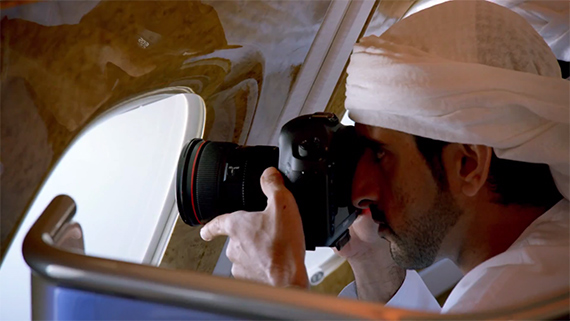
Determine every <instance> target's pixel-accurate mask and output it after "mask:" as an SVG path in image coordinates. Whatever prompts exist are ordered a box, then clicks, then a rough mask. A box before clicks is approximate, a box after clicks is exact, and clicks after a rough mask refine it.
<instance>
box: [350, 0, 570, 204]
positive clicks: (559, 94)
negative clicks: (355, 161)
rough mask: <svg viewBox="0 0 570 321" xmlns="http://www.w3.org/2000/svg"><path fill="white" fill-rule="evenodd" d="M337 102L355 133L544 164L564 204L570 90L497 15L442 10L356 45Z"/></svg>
mask: <svg viewBox="0 0 570 321" xmlns="http://www.w3.org/2000/svg"><path fill="white" fill-rule="evenodd" d="M346 97H347V98H346V103H345V106H346V109H347V110H348V111H349V116H350V118H352V119H353V120H354V121H355V122H358V123H363V124H367V125H373V126H378V127H384V128H389V129H394V130H398V131H402V132H406V133H410V134H413V135H418V136H422V137H427V138H432V139H437V140H442V141H447V142H458V143H464V144H480V145H485V146H490V147H493V149H494V151H495V154H496V155H497V157H499V158H503V159H510V160H517V161H523V162H530V163H545V164H548V165H549V166H550V169H551V172H552V174H553V177H554V180H555V182H556V185H557V187H558V189H559V191H560V192H561V194H562V195H564V197H565V198H567V199H568V198H569V195H570V192H569V188H570V187H569V178H568V177H569V172H570V171H569V166H570V148H569V127H568V125H569V118H570V82H568V81H566V80H564V79H562V78H561V75H560V69H559V66H558V63H557V61H556V58H555V57H554V55H553V53H552V51H551V50H550V49H549V47H548V45H547V44H546V43H545V42H544V40H543V39H542V38H541V37H540V35H538V34H537V33H536V32H535V31H534V29H533V28H532V27H531V26H530V25H529V24H528V23H527V22H526V21H525V20H524V19H523V18H522V17H520V16H519V15H517V14H516V13H514V12H511V11H510V10H508V9H506V8H503V7H501V6H499V5H495V4H492V3H489V2H485V1H455V2H447V3H444V4H441V5H437V6H434V7H432V8H429V9H426V10H424V11H421V12H419V13H417V14H414V15H412V16H410V17H408V18H406V19H404V20H402V21H400V22H398V23H396V24H395V25H394V26H393V27H392V28H390V29H389V30H387V31H386V32H385V33H384V34H383V35H382V36H381V37H376V36H371V37H366V38H363V39H362V40H361V41H360V42H359V43H358V44H357V45H356V46H355V48H354V51H353V54H352V56H351V62H350V65H349V67H348V78H347V84H346ZM521 175H524V173H521Z"/></svg>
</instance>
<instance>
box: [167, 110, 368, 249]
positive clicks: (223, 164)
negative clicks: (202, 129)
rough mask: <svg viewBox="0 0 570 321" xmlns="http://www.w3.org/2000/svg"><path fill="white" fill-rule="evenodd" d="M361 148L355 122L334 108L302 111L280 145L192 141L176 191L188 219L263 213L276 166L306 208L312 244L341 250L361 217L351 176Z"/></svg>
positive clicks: (307, 233)
mask: <svg viewBox="0 0 570 321" xmlns="http://www.w3.org/2000/svg"><path fill="white" fill-rule="evenodd" d="M361 151H362V148H361V147H360V144H359V143H358V139H357V137H356V133H355V130H354V127H353V126H343V125H342V124H340V122H339V120H338V118H337V117H336V116H335V115H334V114H332V113H315V114H312V115H305V116H300V117H297V118H295V119H293V120H291V121H289V122H288V123H287V124H285V125H284V126H283V128H282V129H281V133H280V136H279V148H278V149H277V148H276V147H272V146H252V147H244V146H239V145H237V144H232V143H220V142H209V141H204V140H201V139H193V140H192V141H191V142H190V143H188V145H186V147H185V148H184V149H183V151H182V153H181V156H180V160H179V163H178V172H177V184H176V185H177V186H176V196H177V202H178V209H179V212H180V215H181V217H182V219H183V220H184V222H186V223H187V224H190V225H198V224H204V223H206V222H207V221H208V220H210V219H212V218H213V217H215V216H218V215H221V214H225V213H231V212H234V211H237V210H246V211H261V210H264V209H265V207H266V204H267V198H266V197H265V195H264V194H263V192H262V191H261V187H260V183H259V178H260V177H261V174H262V173H263V171H264V170H265V169H266V168H268V167H271V166H273V167H277V168H278V169H279V171H280V172H281V173H282V174H283V177H284V180H285V185H286V187H287V189H289V190H290V191H291V193H292V194H293V196H294V197H295V201H296V202H297V205H298V207H299V212H300V214H301V219H302V222H303V230H304V234H305V245H306V249H307V250H314V249H315V247H317V246H336V247H337V248H341V247H342V246H343V245H344V244H346V242H348V240H349V234H348V227H349V226H350V225H351V224H352V222H353V221H354V220H355V219H356V216H357V211H356V209H355V208H354V207H352V204H351V189H352V177H353V176H354V171H355V169H356V164H357V162H358V159H359V157H360V155H361Z"/></svg>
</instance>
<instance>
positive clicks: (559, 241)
mask: <svg viewBox="0 0 570 321" xmlns="http://www.w3.org/2000/svg"><path fill="white" fill-rule="evenodd" d="M569 218H570V209H569V202H568V200H566V199H563V200H561V201H560V202H558V203H557V204H556V205H555V206H553V207H552V208H551V209H550V210H548V211H547V212H545V213H544V214H542V215H541V216H540V217H538V218H537V219H536V220H535V221H534V222H533V223H532V224H531V225H530V226H529V227H527V228H526V230H525V231H524V232H523V233H522V234H521V235H520V236H519V238H518V239H517V240H516V241H515V242H514V243H513V244H512V245H511V246H510V247H509V248H508V249H507V250H506V251H505V252H503V253H501V254H499V255H497V256H494V257H492V258H490V259H488V260H487V261H485V262H483V263H481V264H479V265H478V266H476V267H475V268H474V269H473V270H471V271H469V273H467V274H466V275H465V276H464V277H463V278H462V279H461V281H459V283H458V284H457V285H456V286H455V288H454V289H453V291H452V292H451V294H450V295H449V297H448V298H447V301H446V302H445V304H444V306H443V307H442V308H441V307H440V306H439V304H438V303H437V301H436V300H435V298H434V297H433V296H432V294H431V293H430V291H429V290H428V288H427V286H426V285H425V284H424V282H423V281H422V279H421V277H420V276H419V275H418V273H417V272H415V271H413V270H409V271H408V272H407V274H406V279H405V280H404V283H403V284H402V286H401V287H400V289H399V290H398V291H397V292H396V294H395V295H394V296H393V297H392V299H391V300H390V301H389V302H388V303H387V304H386V306H390V307H396V308H404V309H412V310H422V311H430V312H438V311H439V312H441V313H467V312H481V311H485V310H491V309H496V308H504V307H507V306H511V305H516V304H517V303H521V302H528V301H529V300H532V299H538V298H540V297H542V296H544V295H548V294H549V293H554V292H556V291H560V290H564V289H566V290H567V289H569V288H570V264H569V262H570V260H569V257H570V254H569V253H570V248H569V225H568V221H569ZM339 296H340V297H348V298H357V289H356V285H355V283H354V282H353V283H351V284H349V285H348V286H347V287H346V288H345V289H344V290H343V291H342V292H341V293H340V294H339Z"/></svg>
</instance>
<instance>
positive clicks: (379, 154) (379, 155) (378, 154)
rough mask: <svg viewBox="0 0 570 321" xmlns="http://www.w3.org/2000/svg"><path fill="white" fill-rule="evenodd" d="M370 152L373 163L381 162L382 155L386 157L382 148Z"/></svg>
mask: <svg viewBox="0 0 570 321" xmlns="http://www.w3.org/2000/svg"><path fill="white" fill-rule="evenodd" d="M372 152H373V153H374V162H375V163H380V162H381V161H382V158H384V155H386V151H384V149H382V148H379V149H376V150H373V151H372Z"/></svg>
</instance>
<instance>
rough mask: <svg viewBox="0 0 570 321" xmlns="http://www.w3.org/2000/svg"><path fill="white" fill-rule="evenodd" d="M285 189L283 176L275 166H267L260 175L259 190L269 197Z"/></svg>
mask: <svg viewBox="0 0 570 321" xmlns="http://www.w3.org/2000/svg"><path fill="white" fill-rule="evenodd" d="M283 189H285V183H284V181H283V176H281V173H280V172H279V171H278V170H277V168H275V167H269V168H267V169H266V170H265V171H263V174H262V175H261V190H262V191H263V194H265V196H267V198H271V197H272V196H273V195H275V193H277V192H279V191H281V190H283Z"/></svg>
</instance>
